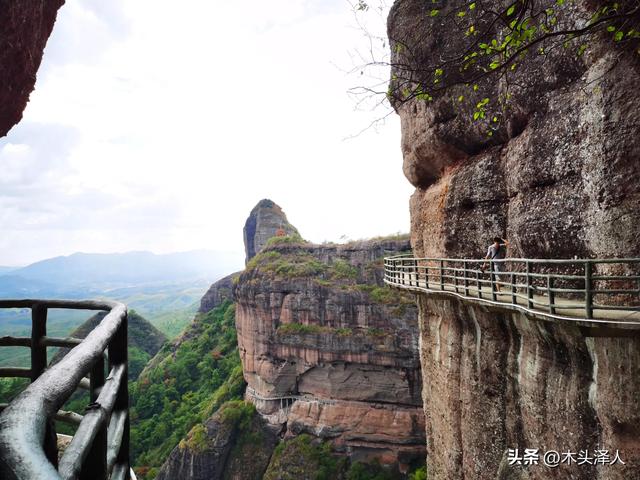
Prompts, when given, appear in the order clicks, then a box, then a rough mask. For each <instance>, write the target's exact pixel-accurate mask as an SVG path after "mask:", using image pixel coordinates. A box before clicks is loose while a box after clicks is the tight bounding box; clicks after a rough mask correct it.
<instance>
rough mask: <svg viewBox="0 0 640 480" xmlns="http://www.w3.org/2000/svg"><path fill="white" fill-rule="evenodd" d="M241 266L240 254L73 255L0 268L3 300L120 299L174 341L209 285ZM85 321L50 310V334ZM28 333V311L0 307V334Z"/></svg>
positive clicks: (1, 360) (78, 314)
mask: <svg viewBox="0 0 640 480" xmlns="http://www.w3.org/2000/svg"><path fill="white" fill-rule="evenodd" d="M243 265H244V254H243V253H242V252H216V251H206V250H197V251H191V252H182V253H171V254H166V255H155V254H153V253H150V252H128V253H111V254H93V253H74V254H73V255H69V256H67V257H56V258H50V259H47V260H42V261H40V262H36V263H33V264H31V265H27V266H26V267H21V268H10V267H0V298H65V299H71V300H73V299H86V298H91V299H112V300H117V301H120V302H123V303H125V304H126V305H127V306H128V307H129V308H131V309H135V310H136V311H138V312H139V313H140V314H141V315H143V316H144V317H145V318H147V319H148V320H149V321H150V322H151V323H152V324H153V325H155V326H156V327H157V328H159V329H160V330H161V331H162V332H163V333H164V334H166V335H167V336H169V337H171V338H173V337H175V336H176V335H178V334H179V333H180V331H181V330H182V328H183V327H184V326H185V325H186V324H187V323H189V321H190V320H191V318H193V315H194V314H195V312H196V311H197V309H198V305H199V304H200V299H201V297H202V295H204V293H205V292H206V291H207V289H208V288H209V286H210V285H211V284H212V283H213V282H214V281H216V280H218V279H219V278H221V277H224V276H226V275H228V274H229V273H231V272H235V271H237V270H239V269H241V268H242V266H243ZM87 317H88V313H87V312H82V311H69V310H55V309H54V310H51V311H50V312H49V315H48V322H47V331H48V332H50V333H51V334H52V335H68V334H69V332H70V331H71V330H73V328H75V327H77V326H78V325H79V324H80V323H82V321H84V320H86V318H87ZM30 329H31V313H30V311H29V310H28V309H13V310H12V309H0V336H3V335H28V334H29V332H30ZM5 350H6V349H5ZM27 354H28V352H27ZM15 355H16V353H15V352H14V353H11V352H5V353H2V352H0V365H5V364H7V365H14V366H15V364H14V363H11V357H15ZM5 357H7V358H5ZM14 359H15V358H14ZM25 361H26V360H25Z"/></svg>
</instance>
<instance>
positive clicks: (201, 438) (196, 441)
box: [180, 423, 208, 453]
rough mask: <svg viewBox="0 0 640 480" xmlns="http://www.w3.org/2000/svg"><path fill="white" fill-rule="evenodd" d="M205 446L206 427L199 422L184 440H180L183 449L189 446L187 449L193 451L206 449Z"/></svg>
mask: <svg viewBox="0 0 640 480" xmlns="http://www.w3.org/2000/svg"><path fill="white" fill-rule="evenodd" d="M207 446H208V443H207V429H206V427H205V426H204V425H203V424H201V423H198V424H196V425H195V426H194V427H193V428H192V429H191V431H190V432H189V435H188V436H187V438H186V440H182V441H181V442H180V448H181V449H183V450H184V449H185V448H186V447H189V449H190V450H191V451H193V452H195V453H202V452H204V451H206V450H207Z"/></svg>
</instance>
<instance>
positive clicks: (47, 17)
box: [0, 0, 64, 137]
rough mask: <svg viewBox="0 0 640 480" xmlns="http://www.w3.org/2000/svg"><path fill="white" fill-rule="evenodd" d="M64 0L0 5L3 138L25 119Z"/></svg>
mask: <svg viewBox="0 0 640 480" xmlns="http://www.w3.org/2000/svg"><path fill="white" fill-rule="evenodd" d="M63 4H64V0H24V1H11V0H3V1H1V2H0V137H3V136H4V135H6V134H7V132H8V131H9V130H10V129H11V127H13V126H14V125H15V124H16V123H18V122H19V121H20V120H21V119H22V112H23V111H24V109H25V107H26V106H27V102H28V101H29V95H30V94H31V92H32V91H33V88H34V86H35V83H36V72H37V71H38V68H39V67H40V62H41V60H42V51H43V50H44V47H45V45H46V43H47V39H48V38H49V35H50V34H51V30H52V29H53V24H54V22H55V20H56V14H57V13H58V9H59V8H60V7H61V6H62V5H63Z"/></svg>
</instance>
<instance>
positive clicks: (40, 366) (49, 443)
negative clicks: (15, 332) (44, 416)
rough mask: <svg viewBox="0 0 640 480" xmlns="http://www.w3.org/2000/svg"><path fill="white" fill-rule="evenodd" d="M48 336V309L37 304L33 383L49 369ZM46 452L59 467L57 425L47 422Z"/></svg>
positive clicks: (33, 320)
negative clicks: (46, 342)
mask: <svg viewBox="0 0 640 480" xmlns="http://www.w3.org/2000/svg"><path fill="white" fill-rule="evenodd" d="M46 335H47V307H46V306H44V305H41V304H35V305H34V306H33V307H32V308H31V381H32V382H34V381H35V380H36V379H37V378H38V377H39V376H40V375H41V374H42V372H43V371H44V369H45V368H47V347H46V345H43V343H42V338H43V337H46ZM44 452H45V455H46V456H47V459H48V460H49V461H50V462H51V463H52V464H53V465H55V466H56V467H57V466H58V444H57V436H56V430H55V424H54V423H53V421H52V420H49V421H48V422H47V428H46V430H45V435H44Z"/></svg>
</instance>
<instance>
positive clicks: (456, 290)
mask: <svg viewBox="0 0 640 480" xmlns="http://www.w3.org/2000/svg"><path fill="white" fill-rule="evenodd" d="M456 269H457V267H453V289H454V290H455V292H456V293H458V271H457V270H456Z"/></svg>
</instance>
